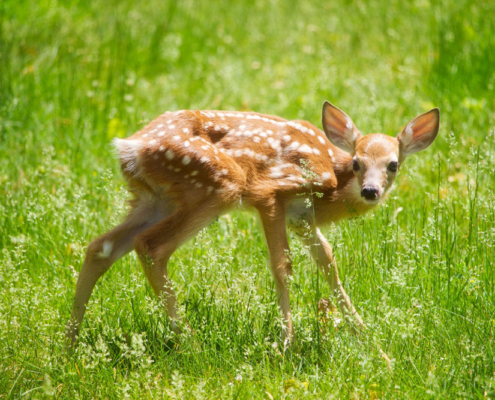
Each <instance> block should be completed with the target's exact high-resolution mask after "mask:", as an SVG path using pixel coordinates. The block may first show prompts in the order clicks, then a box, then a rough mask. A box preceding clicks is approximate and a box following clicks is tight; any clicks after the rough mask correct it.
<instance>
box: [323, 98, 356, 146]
mask: <svg viewBox="0 0 495 400" xmlns="http://www.w3.org/2000/svg"><path fill="white" fill-rule="evenodd" d="M322 125H323V130H324V131H325V134H326V135H327V138H328V139H329V140H330V142H332V143H333V144H334V145H335V146H337V147H339V148H341V149H342V150H344V151H346V152H348V153H351V154H354V149H355V144H356V140H357V139H359V138H360V137H361V133H360V132H359V131H358V129H357V128H356V126H355V125H354V122H352V119H350V118H349V117H348V116H347V114H346V113H345V112H344V111H342V110H339V109H338V108H337V107H335V106H334V105H332V104H330V103H329V102H328V101H325V103H323V111H322Z"/></svg>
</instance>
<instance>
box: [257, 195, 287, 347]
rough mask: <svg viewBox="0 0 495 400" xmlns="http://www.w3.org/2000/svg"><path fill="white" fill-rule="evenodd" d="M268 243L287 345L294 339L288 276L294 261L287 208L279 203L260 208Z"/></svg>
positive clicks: (283, 334) (283, 336)
mask: <svg viewBox="0 0 495 400" xmlns="http://www.w3.org/2000/svg"><path fill="white" fill-rule="evenodd" d="M258 211H259V213H260V216H261V222H262V224H263V230H264V232H265V237H266V243H267V246H268V252H269V255H270V267H271V270H272V274H273V278H274V279H275V288H276V290H277V297H278V304H279V306H280V309H281V311H282V315H283V319H284V325H285V326H284V329H283V333H282V339H283V341H284V344H285V345H288V344H290V343H291V342H292V341H293V339H294V330H293V327H292V318H291V313H290V301H289V285H288V282H287V278H288V277H289V276H291V275H292V263H291V260H290V254H289V252H290V249H289V242H288V241H287V230H286V226H285V210H284V209H283V207H282V206H281V205H279V204H276V205H274V206H272V207H267V208H263V209H258Z"/></svg>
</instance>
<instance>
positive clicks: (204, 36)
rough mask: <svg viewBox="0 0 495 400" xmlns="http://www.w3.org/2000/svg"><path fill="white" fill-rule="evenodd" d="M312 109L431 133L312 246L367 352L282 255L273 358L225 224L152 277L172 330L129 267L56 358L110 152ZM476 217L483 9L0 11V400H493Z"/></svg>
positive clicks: (490, 282) (48, 0) (252, 231)
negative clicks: (146, 133)
mask: <svg viewBox="0 0 495 400" xmlns="http://www.w3.org/2000/svg"><path fill="white" fill-rule="evenodd" d="M324 100H329V101H331V102H332V103H333V104H335V105H336V106H338V107H339V108H341V109H343V110H345V111H346V112H347V114H349V116H351V118H352V119H353V120H354V122H355V123H356V125H357V127H358V128H359V129H360V130H361V131H362V132H364V133H371V132H383V133H386V134H389V135H396V134H397V133H398V132H399V131H400V130H401V129H403V128H404V126H405V125H406V124H407V122H408V121H410V120H411V119H412V118H413V117H415V116H416V115H418V114H420V113H423V112H425V111H427V110H429V109H431V108H433V107H439V108H440V111H441V126H440V133H439V135H438V138H437V140H436V141H435V142H434V144H433V145H432V146H431V147H430V148H429V149H428V150H426V151H425V152H422V153H419V154H417V155H413V156H411V157H410V158H408V159H407V161H406V163H405V164H404V166H403V167H402V168H401V171H400V173H399V176H398V178H397V183H396V185H395V188H394V190H393V191H392V193H391V194H390V195H389V198H388V200H387V202H386V203H385V204H384V205H382V206H381V207H379V208H378V209H376V211H374V212H372V213H370V214H369V215H366V216H364V217H359V218H354V219H352V220H349V221H343V222H341V223H340V224H338V225H335V226H334V225H332V226H328V227H326V228H325V229H324V233H325V235H326V237H327V238H328V239H329V241H330V243H331V244H332V246H333V248H334V251H335V255H336V259H337V263H338V265H339V270H340V276H341V279H342V281H343V285H344V287H345V290H346V291H347V293H348V294H349V295H350V297H351V299H352V300H353V303H354V305H355V306H356V308H357V309H358V311H359V313H360V314H361V316H362V317H363V319H364V320H365V322H366V323H367V324H368V326H369V329H368V330H367V331H366V332H365V333H363V334H360V335H358V336H355V335H354V334H353V333H352V331H351V329H350V328H349V326H347V325H346V324H345V323H341V324H339V323H337V322H338V319H339V314H338V313H333V314H321V313H319V312H318V310H317V304H318V301H319V300H320V299H321V298H323V297H328V296H329V295H330V289H329V288H328V286H326V285H325V284H323V282H324V279H323V277H322V276H321V274H319V273H318V271H317V268H316V265H315V264H314V263H313V262H312V261H311V259H310V256H309V252H308V250H307V249H306V248H305V247H304V246H303V245H301V243H300V242H299V241H298V240H297V237H295V236H291V237H290V243H291V249H292V257H293V260H294V278H293V281H292V283H291V306H292V312H293V317H294V326H295V334H296V337H297V342H296V345H294V346H293V348H291V349H290V350H287V351H284V346H283V343H282V340H281V331H282V328H281V326H282V325H281V324H282V321H281V316H280V314H279V311H278V307H277V297H276V293H275V288H274V283H273V279H272V277H271V274H270V272H269V268H268V264H267V249H266V246H265V243H264V239H263V235H262V232H261V227H260V224H259V222H258V220H257V218H256V216H255V215H254V214H250V213H244V212H240V211H235V212H233V213H231V214H228V215H226V216H223V217H221V218H219V219H218V220H217V221H215V222H214V223H213V224H212V225H211V226H209V227H208V228H206V229H204V230H203V231H201V232H200V234H199V235H198V236H196V237H195V238H194V239H192V240H191V241H189V242H188V243H187V244H186V245H184V246H183V247H182V248H180V249H179V250H178V251H177V252H176V253H175V254H174V255H173V256H172V259H171V261H170V264H169V272H170V274H171V277H172V279H173V281H174V285H175V290H176V292H177V295H178V299H179V303H180V311H181V313H182V314H183V316H184V318H185V319H187V321H189V324H190V326H191V331H188V332H186V333H185V334H184V335H181V336H180V337H176V336H174V334H173V333H172V330H171V326H170V323H169V321H168V320H167V317H166V314H165V312H164V311H163V309H162V308H161V306H160V303H159V301H158V299H157V298H156V297H155V296H154V294H153V291H152V290H151V288H150V286H149V284H148V282H147V280H146V278H145V276H144V273H143V271H142V270H141V266H140V263H139V261H138V259H137V257H136V255H135V254H134V253H131V254H129V255H128V256H126V257H124V258H122V259H121V260H119V261H118V262H117V263H116V264H115V265H114V266H113V267H112V268H111V269H110V271H109V272H108V273H107V274H106V275H105V276H104V277H103V278H102V279H101V280H100V281H99V282H98V284H97V286H96V288H95V290H94V292H93V295H92V297H91V300H90V302H89V305H88V311H87V313H86V318H85V320H84V323H83V326H82V329H81V335H80V337H79V344H78V347H77V349H76V351H75V352H74V353H73V354H71V355H69V354H67V353H66V351H65V348H64V335H65V327H64V326H65V324H66V322H67V321H68V318H69V316H70V312H71V308H72V300H73V296H74V292H75V285H76V280H77V276H78V273H79V270H80V268H81V265H82V263H83V260H84V252H85V249H86V246H87V244H88V243H89V242H90V241H91V240H92V239H93V238H95V237H97V236H98V235H100V234H101V233H104V232H106V231H107V230H109V229H110V228H111V227H112V226H115V225H117V224H118V223H119V221H121V220H122V218H123V217H124V215H125V212H126V208H127V205H126V200H128V199H129V195H128V194H127V192H126V186H125V182H124V180H123V178H122V175H121V173H120V167H119V162H118V161H117V160H116V159H115V156H114V154H113V150H112V148H111V146H110V144H109V143H110V141H111V140H112V138H114V137H126V136H128V135H131V134H132V133H133V132H135V131H137V130H138V129H140V128H141V127H142V126H143V125H144V124H146V123H147V122H149V121H151V120H152V119H153V118H155V117H156V116H158V115H160V114H162V113H163V112H165V111H167V110H171V111H174V110H180V109H224V110H242V111H256V112H262V113H266V114H274V115H279V116H282V117H284V118H287V119H305V120H308V121H311V122H312V123H314V124H315V125H316V126H318V127H321V122H320V121H321V106H322V104H323V101H324ZM494 209H495V3H493V2H492V1H484V0H478V1H470V0H439V1H428V0H414V1H398V0H392V1H388V2H385V1H364V0H351V1H344V0H334V1H293V0H286V1H282V0H270V1H268V0H266V1H265V0H251V1H246V2H243V1H237V2H233V1H210V2H203V1H192V0H184V1H180V2H178V1H172V0H162V1H158V0H150V1H147V2H133V1H130V0H125V1H124V0H122V1H117V0H107V1H103V0H94V1H81V0H66V1H63V0H3V1H1V2H0V399H17V398H47V397H56V398H63V399H78V398H81V399H86V398H87V399H106V398H118V399H123V398H129V399H141V398H145V399H161V398H170V399H184V398H185V399H209V398H214V399H282V398H287V399H303V398H304V399H306V398H314V399H320V398H322V399H347V398H349V399H397V398H401V399H402V398H404V399H447V398H452V399H460V398H466V399H488V398H495V342H494V334H495V292H494V291H495V285H494V279H495V272H494V270H493V264H494V260H495V213H494ZM379 347H381V348H382V349H383V350H384V351H385V352H386V353H387V354H388V356H389V357H390V359H391V365H390V368H389V366H388V365H387V363H386V362H385V361H384V359H383V358H382V357H381V356H380V353H379V350H378V348H379Z"/></svg>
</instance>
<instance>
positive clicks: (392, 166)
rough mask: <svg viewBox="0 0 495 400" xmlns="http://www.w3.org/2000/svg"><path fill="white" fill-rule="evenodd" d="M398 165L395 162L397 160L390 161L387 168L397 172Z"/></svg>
mask: <svg viewBox="0 0 495 400" xmlns="http://www.w3.org/2000/svg"><path fill="white" fill-rule="evenodd" d="M398 166H399V164H398V163H397V161H391V162H390V164H388V166H387V169H388V170H389V171H390V172H397V168H398Z"/></svg>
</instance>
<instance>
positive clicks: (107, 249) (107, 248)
mask: <svg viewBox="0 0 495 400" xmlns="http://www.w3.org/2000/svg"><path fill="white" fill-rule="evenodd" d="M112 249H113V243H112V242H110V241H107V240H105V241H104V242H103V251H102V252H101V253H100V257H101V258H108V257H110V254H112Z"/></svg>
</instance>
